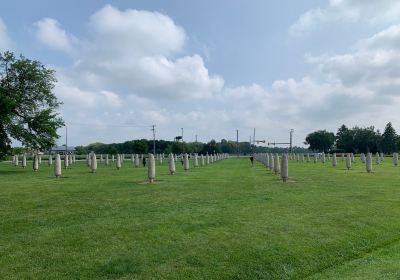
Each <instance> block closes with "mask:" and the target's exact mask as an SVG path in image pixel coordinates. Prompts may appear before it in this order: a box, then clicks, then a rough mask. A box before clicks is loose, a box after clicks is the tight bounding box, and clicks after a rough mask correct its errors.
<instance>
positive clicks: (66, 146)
mask: <svg viewBox="0 0 400 280" xmlns="http://www.w3.org/2000/svg"><path fill="white" fill-rule="evenodd" d="M67 152H68V127H67V125H65V156H67Z"/></svg>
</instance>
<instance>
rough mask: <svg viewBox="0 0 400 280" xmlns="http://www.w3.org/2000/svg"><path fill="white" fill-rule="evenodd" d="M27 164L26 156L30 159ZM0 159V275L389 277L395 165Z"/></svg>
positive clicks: (399, 227) (398, 208) (395, 232)
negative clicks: (284, 171) (150, 168)
mask: <svg viewBox="0 0 400 280" xmlns="http://www.w3.org/2000/svg"><path fill="white" fill-rule="evenodd" d="M29 164H30V163H29ZM157 168H158V169H157V182H156V183H154V184H147V183H146V180H145V179H146V174H147V173H146V169H144V168H138V169H135V168H133V167H132V163H131V162H129V161H125V163H124V166H123V168H122V169H121V170H119V171H117V170H116V169H115V167H114V166H113V165H110V166H108V167H106V166H104V165H101V164H100V163H99V168H98V171H97V173H96V174H91V173H89V172H88V171H89V170H88V168H87V167H86V166H85V164H84V163H83V162H80V163H77V164H76V165H74V166H72V168H70V169H69V170H66V171H64V170H63V171H64V173H63V176H64V177H63V178H61V179H58V180H56V179H55V178H53V176H52V169H50V168H49V167H47V166H46V163H43V164H42V166H41V169H40V170H39V172H37V173H34V172H33V171H32V170H31V168H30V165H29V168H28V169H26V170H23V169H22V168H21V167H18V168H16V167H12V166H11V164H10V163H0V278H1V279H89V278H92V279H302V278H308V279H399V278H400V167H397V168H396V167H394V166H392V164H391V162H390V159H386V160H385V162H384V163H383V164H381V165H379V166H377V165H374V171H375V172H374V173H371V174H367V173H366V172H365V171H364V167H363V165H362V164H361V163H360V162H358V163H356V164H355V165H354V166H353V170H350V171H347V170H345V169H344V163H343V162H341V160H340V159H338V167H337V168H335V169H334V168H332V167H331V165H330V163H326V164H325V165H324V164H321V163H317V164H314V163H297V162H293V161H292V162H290V163H289V176H290V181H289V182H288V183H286V184H284V183H282V182H281V180H280V178H279V177H277V176H275V175H272V173H271V172H270V171H268V170H266V169H265V168H264V167H263V166H261V164H258V163H257V164H256V165H255V166H254V167H253V168H252V167H251V166H250V163H249V160H248V159H236V158H232V159H229V160H225V161H221V162H216V163H214V164H212V165H210V166H207V167H205V168H202V169H200V168H198V169H191V170H189V172H186V173H185V172H183V171H182V168H181V166H180V164H179V166H178V165H177V171H178V172H177V174H176V175H174V176H170V175H168V172H167V165H166V164H165V163H164V165H163V166H157Z"/></svg>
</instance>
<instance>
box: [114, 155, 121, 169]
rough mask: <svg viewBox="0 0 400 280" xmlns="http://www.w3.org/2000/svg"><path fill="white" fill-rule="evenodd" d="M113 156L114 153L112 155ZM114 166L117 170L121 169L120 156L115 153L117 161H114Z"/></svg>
mask: <svg viewBox="0 0 400 280" xmlns="http://www.w3.org/2000/svg"><path fill="white" fill-rule="evenodd" d="M113 157H114V155H113ZM115 166H116V167H117V169H118V170H120V169H121V166H122V165H121V156H120V155H119V154H117V161H116V162H115Z"/></svg>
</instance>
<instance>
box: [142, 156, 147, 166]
mask: <svg viewBox="0 0 400 280" xmlns="http://www.w3.org/2000/svg"><path fill="white" fill-rule="evenodd" d="M142 164H143V167H146V158H145V157H143V160H142Z"/></svg>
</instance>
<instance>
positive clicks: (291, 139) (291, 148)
mask: <svg viewBox="0 0 400 280" xmlns="http://www.w3.org/2000/svg"><path fill="white" fill-rule="evenodd" d="M293 132H294V130H293V128H292V129H290V153H292V152H293Z"/></svg>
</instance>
